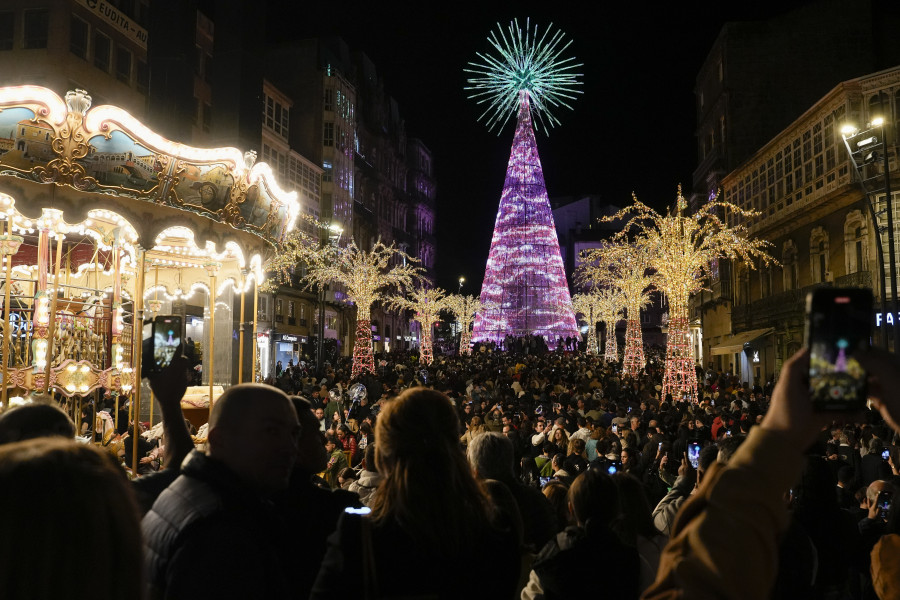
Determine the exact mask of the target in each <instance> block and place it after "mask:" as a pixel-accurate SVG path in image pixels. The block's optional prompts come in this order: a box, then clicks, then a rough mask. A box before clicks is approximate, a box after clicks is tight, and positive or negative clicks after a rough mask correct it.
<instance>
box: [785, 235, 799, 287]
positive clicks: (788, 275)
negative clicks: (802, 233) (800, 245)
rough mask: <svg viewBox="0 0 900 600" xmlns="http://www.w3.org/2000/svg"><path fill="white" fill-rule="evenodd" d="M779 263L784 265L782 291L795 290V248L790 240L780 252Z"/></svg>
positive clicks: (796, 279)
mask: <svg viewBox="0 0 900 600" xmlns="http://www.w3.org/2000/svg"><path fill="white" fill-rule="evenodd" d="M781 263H782V264H783V265H784V289H785V290H794V289H797V287H798V280H799V277H798V265H797V247H796V246H795V245H794V242H793V241H792V240H788V241H786V242H785V243H784V248H783V249H782V251H781Z"/></svg>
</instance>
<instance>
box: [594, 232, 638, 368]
mask: <svg viewBox="0 0 900 600" xmlns="http://www.w3.org/2000/svg"><path fill="white" fill-rule="evenodd" d="M651 256H652V255H651V249H650V247H649V246H648V245H647V243H646V240H643V239H640V238H637V239H635V240H633V241H628V239H627V238H626V237H625V236H619V237H618V239H615V240H614V241H611V242H608V243H606V244H605V245H603V246H601V247H599V248H591V249H589V250H584V251H583V252H582V255H581V265H580V266H579V268H578V273H577V274H576V281H578V282H579V283H581V284H585V285H591V286H598V287H614V288H617V289H619V290H620V291H621V293H622V296H623V297H624V300H625V310H626V317H627V326H626V329H625V357H624V359H623V362H622V372H623V373H625V374H626V375H636V374H638V373H640V371H641V369H643V368H644V364H645V362H646V359H645V358H644V336H643V333H642V331H641V309H642V308H643V307H644V306H646V305H647V304H648V303H649V301H650V291H651V290H652V289H653V284H654V276H653V274H652V272H651V270H650V267H651ZM613 335H615V333H613ZM607 337H609V336H607Z"/></svg>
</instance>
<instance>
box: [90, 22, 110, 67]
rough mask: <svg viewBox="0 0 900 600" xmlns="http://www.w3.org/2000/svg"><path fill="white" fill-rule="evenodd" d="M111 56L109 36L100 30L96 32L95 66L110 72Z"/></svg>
mask: <svg viewBox="0 0 900 600" xmlns="http://www.w3.org/2000/svg"><path fill="white" fill-rule="evenodd" d="M109 58H110V44H109V38H108V37H106V36H105V35H103V34H102V33H100V32H94V66H95V67H97V68H98V69H100V70H101V71H104V72H106V73H109Z"/></svg>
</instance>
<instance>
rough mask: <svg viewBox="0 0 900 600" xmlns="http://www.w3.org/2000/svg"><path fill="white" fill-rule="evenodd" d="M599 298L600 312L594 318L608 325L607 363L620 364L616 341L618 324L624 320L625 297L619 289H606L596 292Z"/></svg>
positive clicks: (605, 354)
mask: <svg viewBox="0 0 900 600" xmlns="http://www.w3.org/2000/svg"><path fill="white" fill-rule="evenodd" d="M594 293H595V294H597V296H598V297H599V301H598V304H599V312H598V313H597V314H596V315H594V317H595V318H596V319H597V320H599V321H603V322H604V323H605V324H606V351H605V352H604V353H603V358H604V359H605V360H606V362H618V360H619V344H618V342H617V341H616V323H618V322H619V321H621V320H622V315H623V311H624V309H625V295H624V294H623V293H622V290H620V289H618V288H613V287H609V288H604V289H600V290H597V291H596V292H594Z"/></svg>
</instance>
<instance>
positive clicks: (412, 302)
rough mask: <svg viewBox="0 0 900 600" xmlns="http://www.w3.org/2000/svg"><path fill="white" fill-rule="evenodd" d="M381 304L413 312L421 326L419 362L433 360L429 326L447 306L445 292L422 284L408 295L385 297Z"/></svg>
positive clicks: (428, 363)
mask: <svg viewBox="0 0 900 600" xmlns="http://www.w3.org/2000/svg"><path fill="white" fill-rule="evenodd" d="M423 283H427V282H423ZM382 304H383V305H384V306H385V307H387V308H389V309H391V310H411V311H413V312H414V313H415V316H414V317H413V320H415V321H416V322H418V323H419V325H420V326H421V328H422V342H421V345H420V348H419V362H421V363H425V364H426V365H430V364H431V363H432V361H433V360H434V353H433V350H432V347H431V327H432V325H434V323H435V322H436V321H437V320H438V319H439V318H440V315H441V311H442V310H447V309H448V308H449V306H448V303H447V296H446V292H445V291H444V290H442V289H440V288H430V289H429V288H427V287H425V285H422V286H420V287H416V288H413V289H411V290H410V291H409V294H408V295H407V294H403V295H400V296H393V297H390V298H385V299H384V300H383V301H382Z"/></svg>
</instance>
